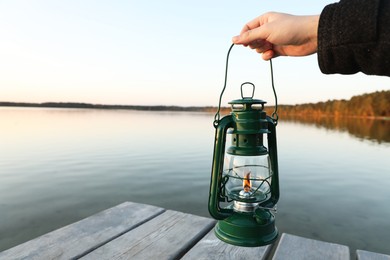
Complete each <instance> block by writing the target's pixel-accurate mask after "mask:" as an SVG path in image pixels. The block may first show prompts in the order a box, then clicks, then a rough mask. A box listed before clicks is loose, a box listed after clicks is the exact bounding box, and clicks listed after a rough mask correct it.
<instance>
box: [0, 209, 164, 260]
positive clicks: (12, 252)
mask: <svg viewBox="0 0 390 260" xmlns="http://www.w3.org/2000/svg"><path fill="white" fill-rule="evenodd" d="M164 211H165V210H164V209H162V208H158V207H155V206H150V205H144V204H137V203H132V202H125V203H122V204H120V205H118V206H116V207H113V208H110V209H107V210H105V211H102V212H100V213H97V214H95V215H93V216H91V217H88V218H86V219H83V220H80V221H78V222H76V223H73V224H71V225H68V226H65V227H63V228H60V229H57V230H55V231H53V232H50V233H47V234H45V235H43V236H40V237H38V238H36V239H33V240H30V241H28V242H26V243H23V244H21V245H18V246H16V247H13V248H11V249H9V250H6V251H3V252H1V253H0V259H70V258H77V257H79V256H82V255H84V254H86V253H88V252H90V251H91V250H94V249H95V248H97V247H99V246H101V245H102V244H105V243H107V242H108V241H110V240H112V239H113V238H116V237H118V236H120V235H121V234H123V233H125V232H127V231H129V230H131V229H133V228H135V227H137V226H139V225H141V224H142V223H144V222H145V221H148V220H150V219H151V218H154V217H156V216H157V215H159V214H161V213H163V212H164Z"/></svg>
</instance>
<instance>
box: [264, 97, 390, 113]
mask: <svg viewBox="0 0 390 260" xmlns="http://www.w3.org/2000/svg"><path fill="white" fill-rule="evenodd" d="M272 109H273V108H272V107H271V108H268V109H267V112H268V113H272ZM278 114H279V115H285V116H314V117H322V116H331V117H342V116H343V117H344V116H347V117H382V118H390V90H387V91H385V90H383V91H377V92H373V93H368V94H363V95H358V96H353V97H352V98H351V99H349V100H344V99H343V100H328V101H326V102H318V103H307V104H299V105H281V106H279V107H278Z"/></svg>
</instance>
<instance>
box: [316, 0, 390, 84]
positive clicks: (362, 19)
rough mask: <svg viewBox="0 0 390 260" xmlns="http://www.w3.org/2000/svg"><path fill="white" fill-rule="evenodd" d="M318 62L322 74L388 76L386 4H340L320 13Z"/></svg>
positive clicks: (348, 0)
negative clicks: (359, 73) (358, 73)
mask: <svg viewBox="0 0 390 260" xmlns="http://www.w3.org/2000/svg"><path fill="white" fill-rule="evenodd" d="M318 62H319V66H320V69H321V71H322V72H323V73H326V74H331V73H341V74H353V73H357V72H359V71H361V72H363V73H366V74H375V75H387V76H390V1H388V0H382V1H380V0H341V1H340V2H339V3H336V4H331V5H328V6H326V7H325V8H324V10H323V11H322V13H321V16H320V21H319V27H318Z"/></svg>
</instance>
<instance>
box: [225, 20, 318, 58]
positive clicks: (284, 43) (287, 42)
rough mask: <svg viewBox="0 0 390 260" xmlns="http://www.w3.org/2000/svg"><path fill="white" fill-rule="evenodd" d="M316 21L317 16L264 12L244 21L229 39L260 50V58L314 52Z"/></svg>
mask: <svg viewBox="0 0 390 260" xmlns="http://www.w3.org/2000/svg"><path fill="white" fill-rule="evenodd" d="M318 21H319V15H312V16H295V15H290V14H283V13H273V12H270V13H265V14H263V15H261V16H259V17H257V18H256V19H254V20H252V21H250V22H249V23H247V24H246V25H245V26H244V28H243V29H242V31H241V33H240V35H238V36H235V37H233V39H232V41H233V43H235V44H242V45H244V46H249V47H250V48H252V49H255V50H256V51H257V52H258V53H262V58H263V59H264V60H269V59H271V58H274V57H277V56H306V55H310V54H313V53H315V52H316V51H317V30H318Z"/></svg>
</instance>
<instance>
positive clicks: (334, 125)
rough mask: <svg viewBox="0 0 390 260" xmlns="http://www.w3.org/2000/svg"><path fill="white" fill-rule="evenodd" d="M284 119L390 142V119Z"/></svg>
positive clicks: (284, 118)
mask: <svg viewBox="0 0 390 260" xmlns="http://www.w3.org/2000/svg"><path fill="white" fill-rule="evenodd" d="M282 120H283V121H288V122H295V123H300V124H305V125H315V126H317V127H319V128H325V129H329V130H337V131H341V132H348V133H349V134H351V135H352V136H354V137H357V138H359V139H367V140H371V141H374V142H377V143H379V144H380V143H389V142H390V120H385V119H371V118H345V117H294V116H289V117H283V118H282Z"/></svg>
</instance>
